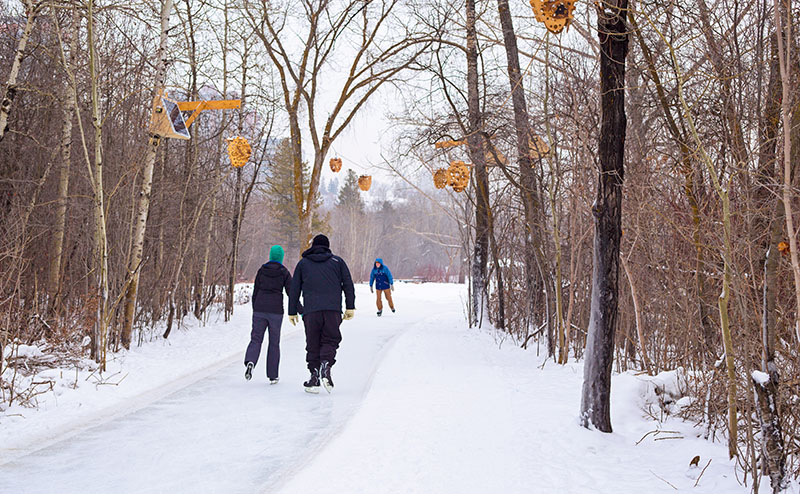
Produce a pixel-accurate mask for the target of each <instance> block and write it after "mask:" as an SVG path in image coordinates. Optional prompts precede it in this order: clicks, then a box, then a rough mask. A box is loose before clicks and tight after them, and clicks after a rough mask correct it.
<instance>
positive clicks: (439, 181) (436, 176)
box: [433, 168, 450, 189]
mask: <svg viewBox="0 0 800 494" xmlns="http://www.w3.org/2000/svg"><path fill="white" fill-rule="evenodd" d="M449 181H450V174H449V173H447V170H446V169H444V168H439V169H438V170H436V171H435V172H433V185H434V186H435V187H436V188H437V189H444V188H445V187H447V183H448V182H449Z"/></svg>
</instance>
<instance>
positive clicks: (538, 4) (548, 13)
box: [530, 0, 575, 34]
mask: <svg viewBox="0 0 800 494" xmlns="http://www.w3.org/2000/svg"><path fill="white" fill-rule="evenodd" d="M530 2H531V7H532V8H533V14H534V15H535V16H536V20H537V21H539V22H543V23H544V25H545V27H547V30H548V31H550V32H551V33H553V34H558V33H560V32H561V31H562V30H563V29H564V28H565V27H566V26H569V24H570V22H572V14H573V12H575V0H530Z"/></svg>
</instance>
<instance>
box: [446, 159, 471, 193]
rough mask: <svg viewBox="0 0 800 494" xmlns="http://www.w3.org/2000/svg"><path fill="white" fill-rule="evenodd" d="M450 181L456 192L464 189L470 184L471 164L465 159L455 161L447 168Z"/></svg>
mask: <svg viewBox="0 0 800 494" xmlns="http://www.w3.org/2000/svg"><path fill="white" fill-rule="evenodd" d="M447 175H448V182H449V185H450V186H451V187H453V190H454V191H456V192H462V191H464V190H465V189H466V188H467V186H468V185H469V166H467V164H466V163H464V162H463V161H453V162H451V163H450V167H449V168H448V169H447Z"/></svg>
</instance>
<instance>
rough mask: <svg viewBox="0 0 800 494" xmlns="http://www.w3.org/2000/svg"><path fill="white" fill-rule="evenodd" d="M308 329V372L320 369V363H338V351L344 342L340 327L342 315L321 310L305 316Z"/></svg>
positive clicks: (304, 321) (304, 322) (304, 319)
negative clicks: (325, 361)
mask: <svg viewBox="0 0 800 494" xmlns="http://www.w3.org/2000/svg"><path fill="white" fill-rule="evenodd" d="M303 324H304V325H305V327H306V362H307V363H308V370H314V369H318V368H319V364H320V362H322V361H323V360H327V361H328V362H330V364H331V365H333V364H334V363H336V349H337V348H339V343H340V342H341V341H342V333H341V332H340V331H339V325H340V324H342V314H341V313H340V312H338V311H334V310H321V311H316V312H311V313H309V314H305V315H303Z"/></svg>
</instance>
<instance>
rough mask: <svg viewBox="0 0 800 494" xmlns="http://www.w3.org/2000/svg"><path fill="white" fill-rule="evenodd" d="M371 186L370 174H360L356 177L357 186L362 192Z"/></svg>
mask: <svg viewBox="0 0 800 494" xmlns="http://www.w3.org/2000/svg"><path fill="white" fill-rule="evenodd" d="M371 186H372V175H361V176H360V177H358V188H359V189H361V190H363V191H364V192H366V191H368V190H369V188H370V187H371Z"/></svg>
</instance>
